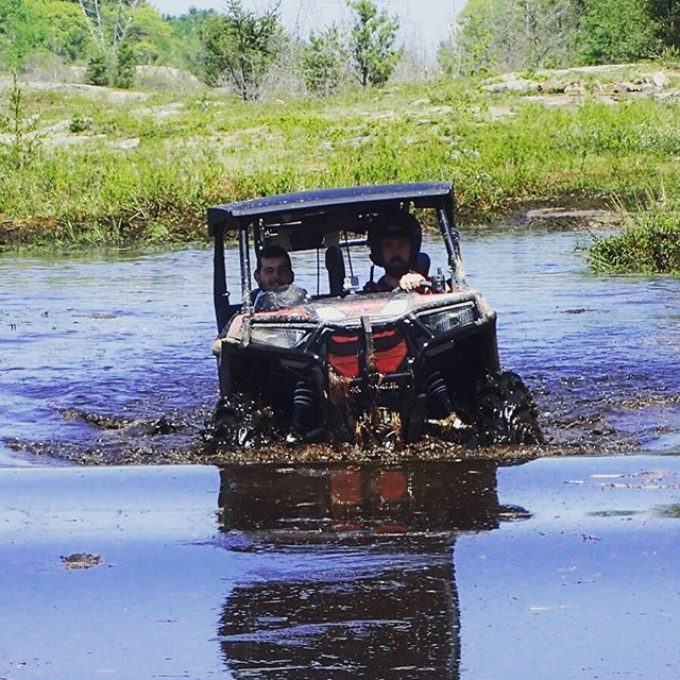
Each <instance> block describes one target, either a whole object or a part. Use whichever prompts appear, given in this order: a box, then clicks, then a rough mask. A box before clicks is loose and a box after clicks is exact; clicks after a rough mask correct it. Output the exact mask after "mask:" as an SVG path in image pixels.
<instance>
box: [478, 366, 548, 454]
mask: <svg viewBox="0 0 680 680" xmlns="http://www.w3.org/2000/svg"><path fill="white" fill-rule="evenodd" d="M475 400H476V404H477V409H476V416H475V426H476V430H477V441H478V444H479V445H480V446H491V445H493V444H524V445H531V444H542V443H543V441H544V439H543V433H542V432H541V428H540V426H539V424H538V420H537V415H536V406H535V404H534V400H533V397H532V396H531V393H530V392H529V389H528V388H527V386H526V385H525V384H524V382H523V381H522V379H521V378H520V377H519V376H518V375H517V374H516V373H512V372H510V371H506V372H504V373H499V374H494V375H487V376H485V377H484V378H483V379H482V380H481V381H480V383H479V384H478V385H477V389H476V393H475Z"/></svg>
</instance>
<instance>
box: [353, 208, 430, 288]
mask: <svg viewBox="0 0 680 680" xmlns="http://www.w3.org/2000/svg"><path fill="white" fill-rule="evenodd" d="M421 241H422V228H421V226H420V222H418V220H417V219H416V218H415V217H414V216H413V215H411V214H410V213H408V212H405V211H401V212H398V213H396V214H392V215H387V216H385V217H381V219H380V222H379V223H378V224H376V225H374V226H372V227H371V228H369V231H368V246H369V248H370V250H371V260H372V261H373V262H374V263H375V264H377V265H378V266H379V267H382V268H383V269H384V270H385V274H384V275H383V276H381V277H380V279H378V280H377V281H369V282H368V283H367V284H366V285H365V286H364V293H384V292H388V291H391V290H395V289H396V288H401V289H402V290H418V289H423V288H427V287H429V286H430V280H429V279H428V278H427V277H426V276H423V274H422V273H420V272H418V271H417V261H418V256H419V254H420V245H421ZM428 260H429V258H428Z"/></svg>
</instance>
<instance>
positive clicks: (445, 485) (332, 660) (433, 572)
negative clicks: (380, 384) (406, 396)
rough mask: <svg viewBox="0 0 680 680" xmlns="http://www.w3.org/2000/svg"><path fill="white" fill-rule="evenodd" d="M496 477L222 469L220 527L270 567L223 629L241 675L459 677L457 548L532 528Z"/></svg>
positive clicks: (375, 468)
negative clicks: (479, 536) (469, 535)
mask: <svg viewBox="0 0 680 680" xmlns="http://www.w3.org/2000/svg"><path fill="white" fill-rule="evenodd" d="M496 469H497V466H496V465H495V464H493V463H491V462H485V461H482V462H475V463H465V464H464V463H430V464H422V463H421V464H410V465H404V466H401V467H382V466H379V465H368V466H361V467H340V466H324V467H318V466H307V467H286V468H281V467H278V468H275V467H273V466H236V465H233V466H227V467H223V468H222V469H221V471H220V475H221V485H220V497H219V507H220V517H221V529H222V531H224V532H226V533H227V534H228V535H230V536H232V537H236V536H238V537H239V539H240V540H239V541H237V542H235V543H234V545H232V548H231V549H239V550H249V551H254V552H257V553H259V554H261V555H262V563H261V564H262V568H261V569H258V571H257V574H254V575H253V576H252V578H251V579H250V580H249V581H248V582H245V583H243V584H241V585H239V586H238V587H236V588H235V589H234V590H233V591H232V592H231V594H230V595H229V597H228V599H227V601H226V603H225V606H224V610H223V612H222V615H221V618H220V623H219V639H220V641H221V646H222V651H223V655H224V660H225V664H226V665H227V667H228V669H229V670H230V671H231V672H232V673H233V674H234V675H235V677H244V678H245V677H259V676H260V675H262V676H265V675H266V676H267V677H276V678H284V679H285V678H291V679H292V678H295V679H296V680H304V679H307V678H310V679H311V678H329V677H333V678H342V677H350V676H352V677H366V678H399V677H402V678H430V677H431V678H451V679H453V678H458V677H459V675H460V673H459V665H460V615H459V606H458V594H457V589H456V581H455V571H454V560H453V549H454V545H455V541H456V537H457V536H458V535H460V534H461V533H462V532H468V531H489V530H492V529H495V528H497V527H498V525H499V522H500V521H501V520H502V519H503V518H510V519H517V518H522V517H526V516H528V515H527V513H526V511H524V510H522V509H521V508H515V507H509V506H502V505H500V504H499V502H498V496H497V493H496ZM235 546H238V547H237V548H236V547H235Z"/></svg>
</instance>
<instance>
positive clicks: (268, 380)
mask: <svg viewBox="0 0 680 680" xmlns="http://www.w3.org/2000/svg"><path fill="white" fill-rule="evenodd" d="M454 207H455V206H454V194H453V186H452V185H451V184H449V183H418V184H395V185H383V186H364V187H354V188H340V189H325V190H319V191H309V192H302V193H293V194H285V195H280V196H271V197H267V198H259V199H254V200H248V201H240V202H236V203H231V204H229V205H219V206H215V207H212V208H209V210H208V225H209V230H210V234H211V235H212V236H213V238H214V241H215V257H214V302H215V311H216V317H217V328H218V333H219V335H218V339H217V340H216V342H215V343H214V352H215V354H216V356H217V361H218V371H219V385H220V393H221V397H222V398H221V401H220V404H219V405H218V408H217V409H216V415H215V417H216V427H217V430H218V431H220V432H221V435H222V436H224V437H226V438H227V439H229V438H231V439H232V440H233V442H232V443H245V442H246V441H247V440H248V438H249V436H250V434H249V432H251V431H252V428H253V427H256V423H257V420H258V417H259V416H261V415H262V413H263V412H267V413H269V414H270V416H271V421H272V422H273V423H275V424H276V426H277V427H279V428H281V431H282V432H287V433H288V438H289V440H290V441H298V440H306V441H311V440H314V441H318V440H343V441H356V440H357V439H358V438H360V439H362V440H366V439H367V438H368V439H369V440H370V438H371V436H372V435H374V434H375V433H376V432H380V434H379V435H378V436H379V438H385V437H386V438H388V439H389V438H390V437H395V438H396V437H399V438H400V439H401V441H405V442H414V441H417V440H418V439H420V438H421V437H422V436H423V434H427V433H434V434H440V435H441V434H442V433H446V436H447V437H448V436H451V433H452V432H456V433H457V434H456V436H457V437H459V438H460V439H461V440H462V441H465V442H467V443H474V444H489V443H536V442H540V441H541V432H540V429H539V426H538V424H537V422H536V417H535V408H534V405H533V402H532V399H531V396H530V394H529V392H528V390H527V389H526V387H525V386H524V384H523V383H522V381H521V379H520V378H519V377H518V376H517V375H516V374H514V373H507V372H506V373H503V372H501V368H500V362H499V357H498V349H497V344H496V314H495V312H494V311H493V310H492V309H491V308H490V307H489V305H488V304H487V303H486V302H485V301H484V299H483V298H482V296H481V294H480V293H479V292H477V291H475V290H473V289H471V288H469V287H468V286H467V285H466V282H465V274H464V270H463V265H462V260H461V255H460V248H459V236H458V232H457V231H456V230H455V228H454ZM397 223H402V224H404V223H405V224H407V225H408V229H409V231H408V237H409V239H410V246H411V248H410V254H411V258H410V261H409V265H410V267H411V268H412V269H414V270H416V271H420V272H421V273H422V275H424V276H426V277H427V280H426V287H425V288H424V289H422V290H421V291H419V292H415V291H409V292H406V291H403V290H400V289H398V288H397V289H396V290H394V291H390V292H366V291H370V290H375V289H376V286H375V285H369V286H362V285H361V283H362V282H361V281H360V280H359V276H358V274H359V272H360V270H361V268H362V264H363V265H365V266H364V269H366V270H368V268H369V266H370V263H369V262H368V257H370V259H371V260H372V261H373V262H374V263H377V264H379V265H384V262H381V260H380V251H379V237H380V233H381V230H382V229H385V228H386V227H387V228H388V229H389V225H390V224H397ZM421 224H425V225H426V227H427V226H431V227H432V232H433V234H438V235H439V238H438V239H437V244H435V243H433V242H432V241H431V239H430V240H429V241H428V249H429V250H430V252H429V253H427V254H426V253H421V252H420V251H421V248H422V233H421V227H420V225H421ZM413 225H416V227H417V228H416V227H414V226H413ZM435 225H436V227H435ZM230 232H234V233H235V236H236V240H237V242H238V251H239V256H240V287H241V298H242V299H241V301H239V302H237V303H235V304H234V303H232V302H231V301H230V293H229V292H228V290H227V280H228V277H227V272H226V266H225V262H226V258H225V243H226V242H227V237H228V234H229V233H230ZM428 233H429V232H428ZM272 245H278V246H281V247H283V248H285V250H286V251H287V252H288V253H293V256H294V257H295V256H296V255H297V252H298V251H309V254H308V255H307V256H306V257H307V259H306V260H305V262H306V266H307V269H309V265H310V263H312V264H315V265H316V268H317V271H316V277H308V278H309V280H311V281H312V282H313V283H314V286H315V287H316V290H311V291H308V290H304V289H303V288H301V287H298V286H296V285H294V284H291V285H288V286H281V287H279V288H276V289H274V290H271V291H267V292H260V293H259V295H257V297H256V298H255V299H253V290H252V287H251V274H252V273H253V270H254V266H253V265H254V257H253V256H254V255H257V253H259V252H261V251H262V250H263V249H264V248H265V247H268V246H272ZM437 250H438V251H439V252H434V251H437ZM298 257H299V256H298ZM436 258H438V259H439V261H440V262H441V266H440V267H439V268H438V269H437V271H436V272H427V271H426V270H427V267H428V262H429V261H430V259H432V260H433V261H434V260H435V259H436ZM322 263H323V264H322ZM366 278H368V277H366ZM372 278H373V275H372V273H371V279H372ZM365 282H366V281H364V283H365ZM312 287H313V286H310V285H307V288H312ZM244 404H250V405H251V406H252V408H251V413H250V414H249V415H247V414H246V411H247V409H246V408H245V407H244ZM253 409H254V414H255V415H253V412H252V411H253Z"/></svg>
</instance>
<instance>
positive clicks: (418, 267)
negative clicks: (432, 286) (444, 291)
mask: <svg viewBox="0 0 680 680" xmlns="http://www.w3.org/2000/svg"><path fill="white" fill-rule="evenodd" d="M413 271H416V272H418V274H420V275H421V276H424V277H425V278H427V276H428V274H429V273H430V256H429V255H428V254H427V253H423V252H422V251H421V252H419V253H418V257H416V261H415V262H414V263H413Z"/></svg>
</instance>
